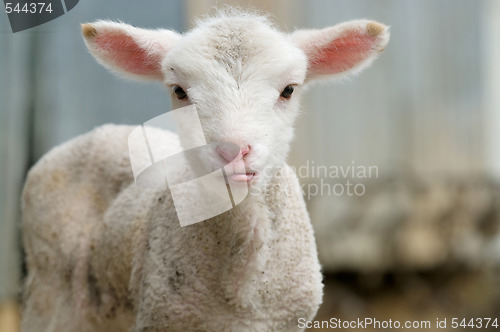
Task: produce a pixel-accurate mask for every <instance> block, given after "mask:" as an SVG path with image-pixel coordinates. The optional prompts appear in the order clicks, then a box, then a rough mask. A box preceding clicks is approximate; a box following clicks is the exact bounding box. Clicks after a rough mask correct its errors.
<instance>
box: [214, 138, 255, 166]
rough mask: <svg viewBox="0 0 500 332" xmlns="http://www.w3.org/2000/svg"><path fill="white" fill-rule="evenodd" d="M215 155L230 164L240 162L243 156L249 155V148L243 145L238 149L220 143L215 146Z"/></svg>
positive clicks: (231, 145) (233, 145)
mask: <svg viewBox="0 0 500 332" xmlns="http://www.w3.org/2000/svg"><path fill="white" fill-rule="evenodd" d="M217 153H218V154H220V155H221V157H222V158H224V159H225V160H227V161H229V162H231V161H235V160H240V159H241V158H243V157H244V156H245V155H247V154H248V153H250V146H249V145H244V146H241V147H240V148H238V146H236V145H235V144H225V143H222V144H219V145H218V146H217Z"/></svg>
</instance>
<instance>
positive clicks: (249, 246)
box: [209, 195, 273, 310]
mask: <svg viewBox="0 0 500 332" xmlns="http://www.w3.org/2000/svg"><path fill="white" fill-rule="evenodd" d="M215 219H216V220H213V221H209V224H211V225H210V232H211V233H212V235H213V236H214V238H215V240H216V241H217V252H218V257H217V260H218V262H219V264H220V265H219V267H220V270H219V272H218V273H219V280H220V286H222V289H223V290H224V296H225V298H226V300H228V301H229V303H232V304H233V305H235V306H236V307H240V308H245V310H248V309H249V308H254V307H255V303H254V301H255V298H256V297H257V295H256V294H253V293H254V291H255V289H256V288H255V286H254V283H256V282H257V283H258V282H259V280H261V278H263V277H264V275H265V274H264V272H265V269H266V268H265V267H266V262H267V260H268V258H269V250H270V248H269V247H270V246H269V242H270V241H272V238H273V218H272V217H271V213H270V211H269V208H268V206H267V205H266V202H265V196H263V195H262V196H250V195H249V196H248V197H247V198H246V199H245V201H244V202H242V203H241V204H239V205H237V206H236V207H235V208H233V209H232V210H231V211H228V212H226V213H225V214H224V215H222V216H220V218H215Z"/></svg>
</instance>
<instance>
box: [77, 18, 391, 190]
mask: <svg viewBox="0 0 500 332" xmlns="http://www.w3.org/2000/svg"><path fill="white" fill-rule="evenodd" d="M82 30H83V34H84V37H85V41H86V44H87V46H88V48H89V50H90V51H91V53H92V54H93V55H94V56H95V57H96V58H97V60H98V61H99V62H100V63H102V64H103V65H104V66H105V67H107V68H109V69H111V70H112V71H114V72H117V73H119V74H122V75H124V76H127V77H132V78H138V79H142V80H160V81H162V82H163V83H164V84H165V85H166V86H167V87H168V89H169V90H170V91H171V93H172V103H173V106H174V108H180V107H183V106H187V105H190V104H194V105H195V106H196V110H197V112H198V115H199V118H200V121H201V124H202V128H203V131H204V135H205V139H206V141H207V143H214V144H213V146H215V147H216V148H214V150H215V151H216V152H215V151H214V153H213V155H212V156H211V157H208V158H212V160H211V162H214V161H216V160H218V162H220V163H227V161H226V160H225V159H227V160H228V161H231V160H233V159H234V158H235V157H236V155H235V154H234V151H230V150H231V149H230V148H229V147H230V146H233V147H234V146H239V147H240V151H239V152H240V154H239V158H243V161H244V165H245V168H246V172H244V173H242V174H237V175H235V176H234V177H233V179H234V180H235V181H251V183H252V184H254V185H262V184H264V183H266V182H267V181H266V180H267V179H268V178H269V176H270V175H271V174H272V172H269V170H270V169H274V168H277V167H279V166H281V165H282V164H283V163H284V161H285V158H286V156H287V154H288V151H289V147H290V142H291V140H292V137H293V124H294V121H295V119H296V117H297V114H298V110H299V99H300V95H301V93H302V90H303V89H304V86H305V85H307V84H308V83H309V82H311V81H313V80H316V79H321V78H329V77H338V76H343V75H346V74H349V73H354V72H357V71H359V70H361V69H363V68H364V67H366V66H368V65H369V64H370V63H371V61H372V60H373V59H375V58H376V56H377V55H378V54H379V53H380V52H381V51H382V50H383V49H384V48H385V46H386V44H387V42H388V40H389V33H388V29H387V27H385V26H383V25H381V24H379V23H376V22H373V21H365V20H358V21H351V22H346V23H342V24H339V25H336V26H333V27H329V28H325V29H322V30H298V31H295V32H294V33H292V34H286V33H283V32H280V31H278V30H277V29H275V28H274V27H273V26H272V24H270V23H269V22H268V20H267V19H265V18H263V17H258V16H254V15H249V14H238V15H220V16H218V17H215V18H211V19H208V20H205V21H203V22H201V23H199V24H198V26H197V27H196V28H195V29H194V30H192V31H190V32H188V33H186V34H185V35H180V34H178V33H176V32H173V31H170V30H144V29H139V28H135V27H132V26H129V25H126V24H123V23H115V22H107V21H98V22H95V23H91V24H84V25H83V26H82ZM183 139H189V137H182V135H181V140H183ZM224 142H229V143H233V144H224ZM219 143H220V144H219ZM233 150H234V149H233ZM240 162H241V161H240ZM265 175H266V176H265Z"/></svg>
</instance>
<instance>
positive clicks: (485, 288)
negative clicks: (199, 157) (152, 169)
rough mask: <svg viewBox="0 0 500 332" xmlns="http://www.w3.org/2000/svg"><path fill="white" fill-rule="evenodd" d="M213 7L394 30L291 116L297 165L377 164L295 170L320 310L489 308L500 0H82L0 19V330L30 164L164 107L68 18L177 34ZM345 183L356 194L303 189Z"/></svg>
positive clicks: (497, 245)
mask: <svg viewBox="0 0 500 332" xmlns="http://www.w3.org/2000/svg"><path fill="white" fill-rule="evenodd" d="M225 4H232V5H238V6H240V7H242V8H247V7H248V8H252V9H258V10H260V11H262V12H267V13H270V14H271V16H272V17H273V18H274V20H275V21H276V22H277V23H278V25H279V26H280V27H281V28H282V29H283V30H285V31H293V30H294V29H296V28H321V27H325V26H329V25H333V24H336V23H339V22H342V21H346V20H350V19H356V18H369V19H374V20H378V21H380V22H383V23H385V24H386V25H389V26H391V41H390V43H389V45H388V47H387V49H386V50H385V52H384V53H383V54H382V55H381V57H380V58H379V59H378V60H377V61H376V62H375V63H374V65H373V66H372V67H371V68H369V69H367V70H366V71H365V72H363V73H362V74H361V75H359V76H358V77H355V78H352V79H350V80H348V81H343V82H337V83H333V84H330V85H328V86H314V87H313V88H311V89H310V91H309V92H308V93H306V96H305V99H304V103H303V109H304V112H303V114H302V116H301V118H300V119H299V120H298V122H297V135H296V140H295V142H294V145H293V149H292V152H291V155H290V158H289V162H290V164H292V165H294V166H295V167H297V168H299V167H301V166H304V165H312V164H313V163H314V165H316V166H326V167H338V168H340V167H348V166H351V167H358V168H357V169H359V167H370V166H372V167H375V168H376V169H377V173H376V176H375V175H374V174H372V176H371V177H363V176H350V175H347V176H345V177H344V176H340V177H334V176H304V177H301V179H300V180H301V182H302V183H303V184H304V188H306V189H307V191H306V199H307V204H308V209H309V212H310V214H311V218H312V221H313V224H314V227H315V230H316V236H317V241H318V250H319V254H320V260H321V262H322V264H323V270H324V274H325V286H326V287H325V296H324V304H323V305H322V307H321V309H320V312H319V314H318V316H317V319H318V320H328V319H330V318H332V317H335V318H339V319H342V320H349V319H356V318H361V319H364V318H365V317H373V318H377V319H380V320H384V319H385V320H388V319H392V320H400V321H405V320H419V321H421V320H429V321H431V322H433V323H434V322H435V320H436V318H440V319H444V318H448V320H450V319H451V318H453V317H456V318H460V319H461V318H477V317H498V313H499V312H500V287H499V286H500V280H499V275H500V274H499V272H500V271H499V267H500V228H499V226H500V93H499V92H500V65H498V59H500V2H498V1H495V0H482V1H468V0H439V1H435V0H420V1H412V0H355V1H352V0H342V1H339V0H334V1H332V0H310V1H299V0H293V1H290V0H271V1H264V0H255V1H201V0H196V1H195V0H188V1H159V0H158V1H152V0H151V1H140V2H139V1H135V2H127V3H126V5H124V3H123V1H118V0H107V1H96V0H86V1H80V3H79V4H78V5H77V7H75V8H74V9H73V10H71V11H70V12H68V13H67V14H65V15H64V16H62V17H60V18H58V19H56V20H54V21H51V22H48V23H46V24H44V25H42V26H40V27H37V28H33V29H30V30H26V31H23V32H19V33H16V34H13V33H12V32H11V30H10V26H9V23H8V19H7V15H6V14H4V13H0V331H1V332H11V331H12V332H15V331H18V323H17V320H18V315H19V314H18V304H19V299H20V297H19V294H20V289H21V282H22V277H23V275H24V273H25V271H23V262H22V249H21V245H20V192H21V189H22V185H23V181H24V178H25V175H26V172H27V170H28V169H29V168H30V167H31V166H32V165H33V163H35V162H36V161H37V160H38V159H39V158H40V157H41V156H42V155H43V154H44V153H46V152H47V151H48V150H50V149H51V148H52V147H54V146H56V145H58V144H60V143H62V142H64V141H66V140H68V139H70V138H73V137H75V136H77V135H80V134H83V133H85V132H87V131H89V130H91V129H92V128H94V127H96V126H99V125H101V124H104V123H122V124H140V123H143V122H144V121H147V120H149V119H150V118H152V117H154V116H156V115H159V114H162V113H164V112H166V111H168V110H169V107H170V100H169V97H168V95H167V93H166V92H165V91H164V88H163V87H162V86H161V85H159V84H158V85H154V84H153V85H145V84H136V83H133V82H126V81H122V80H120V79H118V78H116V77H114V76H113V75H112V74H110V73H108V72H107V71H106V70H105V69H104V68H102V67H101V66H100V65H98V64H97V63H96V62H95V60H94V59H93V58H92V57H91V56H90V54H88V52H87V51H86V49H85V46H84V43H83V40H82V38H81V36H80V28H79V24H80V23H83V22H88V21H93V20H96V19H105V18H109V19H117V20H118V19H119V20H122V21H124V22H126V23H130V24H132V25H136V26H141V27H147V28H155V27H168V28H172V29H175V30H177V31H181V32H182V31H186V30H187V29H189V28H190V27H192V26H193V22H194V20H193V18H194V17H196V16H199V15H206V14H210V13H214V11H215V8H217V7H222V6H223V5H225ZM330 169H331V168H330ZM351 175H352V174H351ZM347 181H350V183H352V184H353V185H359V186H361V187H359V188H364V191H363V194H362V195H356V194H354V195H348V194H347V193H346V192H344V193H342V194H339V191H336V192H335V193H332V192H327V193H325V192H323V193H319V194H318V193H314V191H315V190H316V189H318V188H319V189H320V188H321V187H322V186H323V188H328V186H327V185H329V186H330V187H329V188H332V186H335V185H336V184H340V185H345V184H346V183H347ZM358 193H359V191H358ZM368 330H369V329H368ZM463 330H465V329H463Z"/></svg>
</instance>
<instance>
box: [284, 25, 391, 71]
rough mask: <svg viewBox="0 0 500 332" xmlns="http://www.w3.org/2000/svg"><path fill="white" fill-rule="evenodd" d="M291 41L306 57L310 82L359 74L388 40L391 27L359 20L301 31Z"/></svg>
mask: <svg viewBox="0 0 500 332" xmlns="http://www.w3.org/2000/svg"><path fill="white" fill-rule="evenodd" d="M292 40H293V41H294V42H295V43H296V44H297V45H298V46H299V47H300V48H301V49H302V50H303V51H304V53H305V54H306V56H307V59H308V69H307V77H306V80H307V81H310V80H312V79H316V78H325V77H328V76H331V75H336V76H340V75H342V74H350V73H356V72H358V71H360V70H362V69H364V68H366V67H367V66H369V65H370V64H371V62H372V61H373V60H374V59H375V58H376V57H377V56H378V54H379V53H380V52H382V51H383V50H384V48H385V47H386V45H387V43H388V42H389V28H388V27H386V26H385V25H382V24H380V23H377V22H374V21H367V20H357V21H349V22H345V23H341V24H338V25H335V26H332V27H329V28H325V29H321V30H298V31H295V32H294V33H293V34H292ZM339 74H340V75H339Z"/></svg>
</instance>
